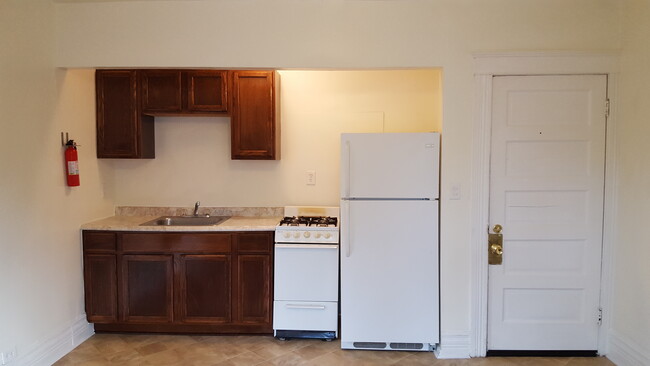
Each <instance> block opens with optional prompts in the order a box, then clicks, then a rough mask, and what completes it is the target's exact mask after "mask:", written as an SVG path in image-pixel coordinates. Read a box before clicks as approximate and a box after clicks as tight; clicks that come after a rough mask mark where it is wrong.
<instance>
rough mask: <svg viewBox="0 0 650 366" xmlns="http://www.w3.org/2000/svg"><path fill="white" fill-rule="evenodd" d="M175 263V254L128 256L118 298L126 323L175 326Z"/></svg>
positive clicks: (123, 258) (123, 263)
mask: <svg viewBox="0 0 650 366" xmlns="http://www.w3.org/2000/svg"><path fill="white" fill-rule="evenodd" d="M172 270H173V261H172V256H171V255H124V256H122V260H121V271H122V276H121V277H122V281H121V284H122V285H121V286H120V293H119V295H118V298H119V299H121V300H122V314H123V320H124V321H126V322H134V323H171V322H172V321H173V318H172V311H173V307H172V291H173V285H172V283H173V279H172V275H173V274H172Z"/></svg>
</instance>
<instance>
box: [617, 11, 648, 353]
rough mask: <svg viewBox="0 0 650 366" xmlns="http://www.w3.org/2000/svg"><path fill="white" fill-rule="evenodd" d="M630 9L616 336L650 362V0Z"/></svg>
mask: <svg viewBox="0 0 650 366" xmlns="http://www.w3.org/2000/svg"><path fill="white" fill-rule="evenodd" d="M624 14H625V17H624V18H623V24H625V27H624V32H623V52H622V57H621V70H622V72H621V80H620V85H619V89H620V98H619V100H620V109H619V113H618V129H617V136H618V138H617V148H618V149H617V156H618V167H617V168H618V174H617V187H616V188H617V197H618V220H617V222H616V231H617V234H618V235H617V237H616V242H615V250H614V257H615V276H614V289H615V291H614V313H613V319H612V328H613V332H612V334H610V336H611V337H612V338H614V339H615V340H619V341H620V340H623V341H624V342H627V343H630V344H633V345H636V347H637V348H636V350H639V351H644V352H645V357H646V362H650V311H649V310H648V309H650V266H649V265H648V259H649V258H650V245H649V240H648V230H647V227H648V222H650V163H649V162H650V149H649V148H648V137H650V123H648V116H650V102H649V101H650V88H649V87H648V86H649V85H650V74H648V70H647V68H648V65H649V64H650V43H649V42H648V39H649V37H650V21H649V20H650V3H648V1H639V0H631V1H625V13H624ZM621 361H622V360H621ZM625 363H626V362H622V363H621V364H625Z"/></svg>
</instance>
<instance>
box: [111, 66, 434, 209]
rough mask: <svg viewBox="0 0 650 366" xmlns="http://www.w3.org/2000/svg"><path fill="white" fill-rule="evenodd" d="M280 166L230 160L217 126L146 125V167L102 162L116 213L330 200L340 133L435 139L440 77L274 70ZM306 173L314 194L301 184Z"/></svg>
mask: <svg viewBox="0 0 650 366" xmlns="http://www.w3.org/2000/svg"><path fill="white" fill-rule="evenodd" d="M280 79H281V85H282V87H281V96H280V99H281V105H280V107H281V120H282V123H281V136H282V145H281V146H282V159H281V160H279V161H237V160H231V159H230V119H229V118H227V117H199V118H197V117H183V118H179V117H165V118H161V117H158V118H156V159H154V160H141V161H138V160H135V161H134V160H112V161H102V162H100V164H106V165H108V166H110V167H111V168H112V170H113V171H114V174H115V182H114V184H113V185H112V190H113V192H114V198H115V202H116V204H118V205H137V206H191V205H192V204H193V203H194V201H197V200H200V201H201V204H202V205H204V206H285V205H301V204H302V205H305V204H306V205H333V206H338V201H339V193H338V191H339V183H338V177H339V171H338V169H339V140H340V134H341V132H424V131H439V130H440V116H441V113H440V71H439V70H394V71H388V70H385V71H281V72H280ZM307 170H315V171H316V185H313V186H312V185H309V186H308V185H306V182H305V176H306V171H307Z"/></svg>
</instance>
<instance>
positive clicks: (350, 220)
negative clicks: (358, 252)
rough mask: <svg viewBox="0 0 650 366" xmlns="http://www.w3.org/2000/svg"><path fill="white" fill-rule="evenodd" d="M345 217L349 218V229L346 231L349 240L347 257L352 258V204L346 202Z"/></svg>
mask: <svg viewBox="0 0 650 366" xmlns="http://www.w3.org/2000/svg"><path fill="white" fill-rule="evenodd" d="M345 216H346V217H347V223H348V227H347V228H346V229H345V231H346V233H345V237H346V238H347V240H346V241H347V245H346V246H345V257H346V258H349V257H350V250H351V247H352V241H351V235H350V231H352V225H351V223H352V219H351V217H350V202H345Z"/></svg>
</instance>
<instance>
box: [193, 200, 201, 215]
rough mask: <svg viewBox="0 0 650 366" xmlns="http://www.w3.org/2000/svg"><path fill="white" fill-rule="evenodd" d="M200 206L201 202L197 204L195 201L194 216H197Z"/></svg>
mask: <svg viewBox="0 0 650 366" xmlns="http://www.w3.org/2000/svg"><path fill="white" fill-rule="evenodd" d="M200 204H201V202H199V201H196V203H195V204H194V216H199V205H200Z"/></svg>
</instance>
